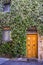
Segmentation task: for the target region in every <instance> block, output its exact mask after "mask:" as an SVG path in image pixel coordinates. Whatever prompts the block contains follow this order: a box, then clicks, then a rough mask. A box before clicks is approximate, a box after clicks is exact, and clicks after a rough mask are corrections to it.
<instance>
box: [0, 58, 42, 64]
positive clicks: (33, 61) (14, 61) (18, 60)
mask: <svg viewBox="0 0 43 65" xmlns="http://www.w3.org/2000/svg"><path fill="white" fill-rule="evenodd" d="M4 60H5V59H4ZM0 65H43V62H42V61H37V59H28V61H27V59H26V58H16V59H10V60H9V59H7V60H6V61H4V62H3V63H1V64H0Z"/></svg>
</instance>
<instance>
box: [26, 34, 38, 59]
mask: <svg viewBox="0 0 43 65" xmlns="http://www.w3.org/2000/svg"><path fill="white" fill-rule="evenodd" d="M26 56H27V57H29V58H36V57H37V56H38V35H37V34H27V39H26Z"/></svg>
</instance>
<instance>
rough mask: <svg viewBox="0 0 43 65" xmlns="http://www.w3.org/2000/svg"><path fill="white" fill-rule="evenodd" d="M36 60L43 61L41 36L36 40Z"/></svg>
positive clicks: (42, 38)
mask: <svg viewBox="0 0 43 65" xmlns="http://www.w3.org/2000/svg"><path fill="white" fill-rule="evenodd" d="M38 58H39V59H43V36H39V38H38Z"/></svg>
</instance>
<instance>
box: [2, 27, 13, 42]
mask: <svg viewBox="0 0 43 65" xmlns="http://www.w3.org/2000/svg"><path fill="white" fill-rule="evenodd" d="M2 40H3V41H5V42H9V41H12V38H11V30H10V27H8V26H7V27H4V28H3V34H2Z"/></svg>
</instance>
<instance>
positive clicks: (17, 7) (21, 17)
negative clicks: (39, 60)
mask: <svg viewBox="0 0 43 65" xmlns="http://www.w3.org/2000/svg"><path fill="white" fill-rule="evenodd" d="M39 9H40V1H34V0H33V1H29V0H11V11H10V12H6V13H4V12H2V13H1V12H0V40H1V38H2V33H1V32H2V26H10V27H11V32H12V40H13V42H11V43H10V42H9V43H7V42H6V43H5V42H3V44H2V45H1V46H0V55H2V56H3V55H10V56H11V57H16V56H17V57H18V56H25V55H26V30H27V28H28V27H30V26H32V25H36V27H37V29H38V32H39V33H40V34H42V35H43V24H40V22H41V20H38V18H39V17H40V11H39ZM0 43H1V42H0ZM4 43H5V44H4Z"/></svg>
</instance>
